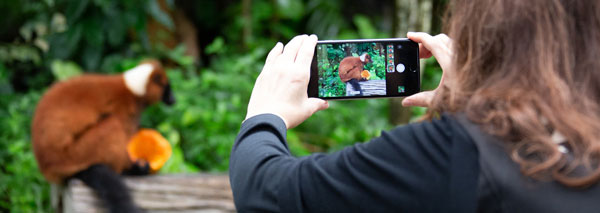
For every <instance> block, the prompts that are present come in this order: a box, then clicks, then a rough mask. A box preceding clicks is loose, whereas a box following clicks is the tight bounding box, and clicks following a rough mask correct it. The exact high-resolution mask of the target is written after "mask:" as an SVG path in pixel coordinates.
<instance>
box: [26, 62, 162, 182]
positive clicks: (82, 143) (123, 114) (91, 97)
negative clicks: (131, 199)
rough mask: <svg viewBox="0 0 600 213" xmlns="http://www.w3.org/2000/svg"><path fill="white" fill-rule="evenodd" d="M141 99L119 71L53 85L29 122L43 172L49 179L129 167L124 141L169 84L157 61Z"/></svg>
mask: <svg viewBox="0 0 600 213" xmlns="http://www.w3.org/2000/svg"><path fill="white" fill-rule="evenodd" d="M143 63H149V64H151V65H152V66H153V70H152V73H151V74H150V76H149V79H148V83H147V84H146V92H145V95H143V96H142V97H138V96H136V95H134V94H133V93H132V92H131V91H130V90H129V89H128V88H127V86H126V85H125V80H124V77H123V75H122V74H120V75H97V74H86V75H82V76H79V77H75V78H73V79H70V80H67V81H64V82H59V83H56V84H54V85H53V86H52V87H51V88H50V89H49V90H48V91H47V92H46V93H45V94H44V96H43V97H42V99H41V100H40V102H39V103H38V105H37V108H36V111H35V115H34V118H33V123H32V138H33V150H34V152H35V157H36V159H37V162H38V165H39V168H40V170H41V171H42V174H43V175H44V177H46V179H47V180H48V181H50V182H53V183H62V182H63V181H64V180H65V179H66V178H69V177H71V176H73V175H74V174H75V173H77V172H79V171H82V170H85V169H87V168H88V167H90V166H91V165H94V164H105V165H108V166H109V167H110V168H111V169H113V170H114V171H115V172H117V173H120V172H121V171H123V170H124V169H127V168H129V167H131V166H132V165H133V162H132V161H131V160H130V158H129V155H128V153H127V149H126V146H127V143H128V142H129V139H130V138H131V136H132V135H133V134H134V133H135V132H136V131H137V130H138V124H139V123H138V119H139V117H140V114H141V112H142V110H143V109H144V108H145V107H146V106H147V105H149V104H152V103H155V102H158V101H160V100H161V97H162V94H163V91H164V90H165V88H166V87H167V85H168V80H167V76H166V74H165V72H164V70H163V68H162V66H161V65H160V63H159V62H157V61H146V62H143Z"/></svg>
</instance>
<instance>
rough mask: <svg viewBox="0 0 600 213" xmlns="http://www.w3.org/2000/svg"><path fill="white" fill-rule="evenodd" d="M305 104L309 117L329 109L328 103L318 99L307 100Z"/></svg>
mask: <svg viewBox="0 0 600 213" xmlns="http://www.w3.org/2000/svg"><path fill="white" fill-rule="evenodd" d="M307 104H308V108H309V110H310V115H312V114H315V113H316V112H318V111H321V110H324V109H327V108H329V102H327V101H326V100H323V99H320V98H309V99H308V102H307Z"/></svg>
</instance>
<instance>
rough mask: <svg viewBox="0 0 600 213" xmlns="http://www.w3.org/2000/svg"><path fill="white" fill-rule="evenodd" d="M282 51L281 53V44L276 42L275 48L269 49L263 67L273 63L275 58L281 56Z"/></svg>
mask: <svg viewBox="0 0 600 213" xmlns="http://www.w3.org/2000/svg"><path fill="white" fill-rule="evenodd" d="M282 51H283V44H282V43H281V42H277V44H275V47H273V49H271V51H270V52H269V54H268V55H267V60H266V62H265V65H266V64H270V63H273V61H275V59H277V57H279V56H280V55H281V52H282Z"/></svg>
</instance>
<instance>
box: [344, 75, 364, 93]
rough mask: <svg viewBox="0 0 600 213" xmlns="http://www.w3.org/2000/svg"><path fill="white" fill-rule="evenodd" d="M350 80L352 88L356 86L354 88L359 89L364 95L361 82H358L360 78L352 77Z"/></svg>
mask: <svg viewBox="0 0 600 213" xmlns="http://www.w3.org/2000/svg"><path fill="white" fill-rule="evenodd" d="M348 82H349V83H350V85H352V88H354V90H356V91H359V92H360V95H361V96H362V95H363V92H362V88H360V84H359V83H358V80H356V79H354V78H353V79H350V80H349V81H348Z"/></svg>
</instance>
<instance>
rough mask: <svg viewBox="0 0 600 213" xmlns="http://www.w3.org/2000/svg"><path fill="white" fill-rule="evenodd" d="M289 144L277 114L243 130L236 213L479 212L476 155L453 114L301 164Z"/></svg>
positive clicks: (235, 156) (234, 167)
mask: <svg viewBox="0 0 600 213" xmlns="http://www.w3.org/2000/svg"><path fill="white" fill-rule="evenodd" d="M285 138H286V128H285V124H284V123H283V121H282V120H281V119H280V118H279V117H277V116H275V115H271V114H263V115H258V116H255V117H252V118H250V119H248V120H246V121H245V122H244V123H243V124H242V127H241V130H240V133H239V134H238V137H237V139H236V142H235V144H234V147H233V150H232V153H231V159H230V166H229V174H230V181H231V187H232V190H233V195H234V201H235V205H236V207H237V208H238V211H240V212H249V211H250V212H251V211H261V212H264V211H270V212H474V211H475V208H476V193H477V177H478V174H479V164H478V160H477V159H478V154H477V150H476V147H475V146H474V144H473V142H472V141H470V138H469V137H468V136H467V135H466V133H465V132H464V130H463V129H462V128H459V125H458V123H457V122H456V121H455V120H453V119H449V118H448V117H447V116H443V117H442V118H441V119H440V120H434V121H432V122H424V123H416V124H409V125H406V126H402V127H398V128H395V129H393V130H391V131H387V132H386V131H384V132H383V133H382V135H381V137H378V138H375V139H373V140H371V141H370V142H368V143H361V144H356V145H354V146H350V147H346V148H345V149H343V150H341V151H338V152H334V153H331V154H313V155H310V156H307V157H303V158H295V157H293V156H291V154H290V152H289V150H288V147H287V144H286V142H285Z"/></svg>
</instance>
